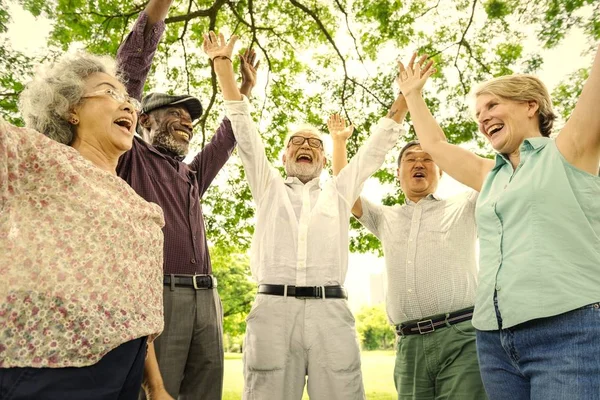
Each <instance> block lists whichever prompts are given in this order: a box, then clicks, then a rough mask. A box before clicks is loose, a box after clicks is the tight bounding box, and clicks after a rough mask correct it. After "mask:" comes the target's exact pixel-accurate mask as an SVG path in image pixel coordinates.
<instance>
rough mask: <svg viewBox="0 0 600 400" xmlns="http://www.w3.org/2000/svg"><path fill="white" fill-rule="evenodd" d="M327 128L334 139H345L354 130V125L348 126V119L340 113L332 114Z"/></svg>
mask: <svg viewBox="0 0 600 400" xmlns="http://www.w3.org/2000/svg"><path fill="white" fill-rule="evenodd" d="M327 129H329V134H330V135H331V138H332V139H333V140H334V141H336V140H344V141H345V140H347V139H348V138H349V137H350V136H351V135H352V132H354V125H349V126H346V120H345V119H344V118H343V117H342V116H341V115H340V114H331V116H330V117H329V119H328V120H327Z"/></svg>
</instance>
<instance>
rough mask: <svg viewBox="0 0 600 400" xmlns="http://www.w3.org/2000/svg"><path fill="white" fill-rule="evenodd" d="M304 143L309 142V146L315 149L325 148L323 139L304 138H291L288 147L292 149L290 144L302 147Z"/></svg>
mask: <svg viewBox="0 0 600 400" xmlns="http://www.w3.org/2000/svg"><path fill="white" fill-rule="evenodd" d="M304 142H308V145H309V146H310V147H313V148H315V149H319V148H321V147H323V141H322V140H321V139H317V138H314V137H304V136H292V137H291V138H290V141H289V142H288V147H290V144H293V145H295V146H302V145H303V144H304Z"/></svg>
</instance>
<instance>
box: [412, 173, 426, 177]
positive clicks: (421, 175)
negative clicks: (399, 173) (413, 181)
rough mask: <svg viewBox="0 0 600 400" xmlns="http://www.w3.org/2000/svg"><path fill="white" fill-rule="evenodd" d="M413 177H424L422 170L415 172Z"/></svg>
mask: <svg viewBox="0 0 600 400" xmlns="http://www.w3.org/2000/svg"><path fill="white" fill-rule="evenodd" d="M413 178H425V174H424V173H423V172H415V173H414V174H413Z"/></svg>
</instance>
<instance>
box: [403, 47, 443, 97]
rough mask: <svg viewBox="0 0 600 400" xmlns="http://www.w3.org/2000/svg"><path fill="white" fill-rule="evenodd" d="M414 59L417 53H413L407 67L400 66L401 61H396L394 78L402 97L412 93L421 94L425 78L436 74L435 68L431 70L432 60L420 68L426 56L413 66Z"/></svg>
mask: <svg viewBox="0 0 600 400" xmlns="http://www.w3.org/2000/svg"><path fill="white" fill-rule="evenodd" d="M416 58H417V53H413V55H412V57H411V59H410V61H409V63H408V66H407V67H405V66H404V64H402V61H398V78H396V82H397V83H398V86H399V87H400V90H401V91H402V94H403V95H404V96H409V95H410V94H412V93H421V90H423V86H425V82H426V81H427V78H429V77H430V76H431V75H432V74H433V73H434V72H436V69H435V68H431V67H432V66H433V60H429V62H427V63H426V64H425V66H424V67H422V65H423V63H425V62H426V61H427V55H423V56H421V58H419V61H418V62H417V63H416V64H415V59H416Z"/></svg>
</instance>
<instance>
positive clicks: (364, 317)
mask: <svg viewBox="0 0 600 400" xmlns="http://www.w3.org/2000/svg"><path fill="white" fill-rule="evenodd" d="M356 330H357V331H358V335H359V340H360V344H361V347H362V349H363V350H388V349H391V348H393V346H394V341H395V339H396V333H395V332H394V329H393V328H392V326H391V325H390V323H389V321H388V318H387V314H386V313H385V306H384V304H377V305H375V306H370V307H367V306H363V307H362V308H361V309H360V311H359V312H358V314H356Z"/></svg>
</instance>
